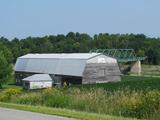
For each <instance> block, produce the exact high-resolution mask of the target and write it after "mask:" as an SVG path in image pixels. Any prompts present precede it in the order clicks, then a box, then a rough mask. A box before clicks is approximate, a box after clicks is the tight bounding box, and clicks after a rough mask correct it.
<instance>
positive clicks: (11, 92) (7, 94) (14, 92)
mask: <svg viewBox="0 0 160 120" xmlns="http://www.w3.org/2000/svg"><path fill="white" fill-rule="evenodd" d="M21 93H22V89H19V88H9V89H6V90H4V91H2V93H1V94H0V101H9V100H10V98H11V97H12V96H18V95H19V94H21Z"/></svg>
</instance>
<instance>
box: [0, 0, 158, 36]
mask: <svg viewBox="0 0 160 120" xmlns="http://www.w3.org/2000/svg"><path fill="white" fill-rule="evenodd" d="M159 6H160V0H0V36H4V37H7V38H9V39H13V38H14V37H18V38H25V37H28V36H44V35H53V34H54V35H56V34H67V33H68V32H70V31H72V32H80V33H88V34H90V35H94V34H98V33H104V32H107V33H121V34H123V33H143V34H145V35H147V36H149V37H160V7H159Z"/></svg>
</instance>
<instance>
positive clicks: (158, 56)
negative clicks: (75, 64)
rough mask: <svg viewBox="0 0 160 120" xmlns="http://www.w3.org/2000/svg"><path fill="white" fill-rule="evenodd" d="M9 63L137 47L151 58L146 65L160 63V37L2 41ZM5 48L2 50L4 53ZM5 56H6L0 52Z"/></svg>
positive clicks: (56, 37)
mask: <svg viewBox="0 0 160 120" xmlns="http://www.w3.org/2000/svg"><path fill="white" fill-rule="evenodd" d="M2 46H4V47H5V49H7V51H8V52H3V54H6V53H7V54H9V52H10V53H11V55H10V56H9V58H8V55H4V56H5V57H6V58H5V59H10V60H8V62H10V63H15V61H16V59H17V57H19V56H22V55H24V54H27V53H82V52H89V51H90V50H91V49H100V48H101V49H105V48H117V49H118V48H133V49H134V50H135V52H136V54H137V56H147V59H146V60H145V61H144V63H146V64H160V38H149V37H147V36H145V35H143V34H108V33H100V34H95V35H94V36H93V37H91V36H90V35H88V34H85V33H78V32H77V33H74V32H69V33H68V34H67V35H63V34H59V35H49V36H44V37H27V38H25V39H18V38H14V39H13V40H8V39H7V38H4V37H1V38H0V47H2ZM1 49H3V51H4V48H0V50H1ZM0 54H2V53H0Z"/></svg>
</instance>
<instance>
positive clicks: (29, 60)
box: [15, 53, 121, 84]
mask: <svg viewBox="0 0 160 120" xmlns="http://www.w3.org/2000/svg"><path fill="white" fill-rule="evenodd" d="M15 74H16V81H17V83H21V80H22V79H23V78H25V77H27V76H30V75H33V74H49V75H50V77H51V78H52V81H53V84H63V83H67V84H91V83H104V82H110V81H120V79H121V77H120V75H121V72H120V69H119V66H118V63H117V60H116V59H114V58H111V57H108V56H105V55H103V54H100V53H69V54H62V53H61V54H27V55H24V56H21V57H19V58H18V59H17V61H16V65H15Z"/></svg>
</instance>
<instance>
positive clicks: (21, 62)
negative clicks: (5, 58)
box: [15, 59, 28, 71]
mask: <svg viewBox="0 0 160 120" xmlns="http://www.w3.org/2000/svg"><path fill="white" fill-rule="evenodd" d="M27 63H28V59H18V60H17V61H16V65H15V71H25V69H26V66H27Z"/></svg>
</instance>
